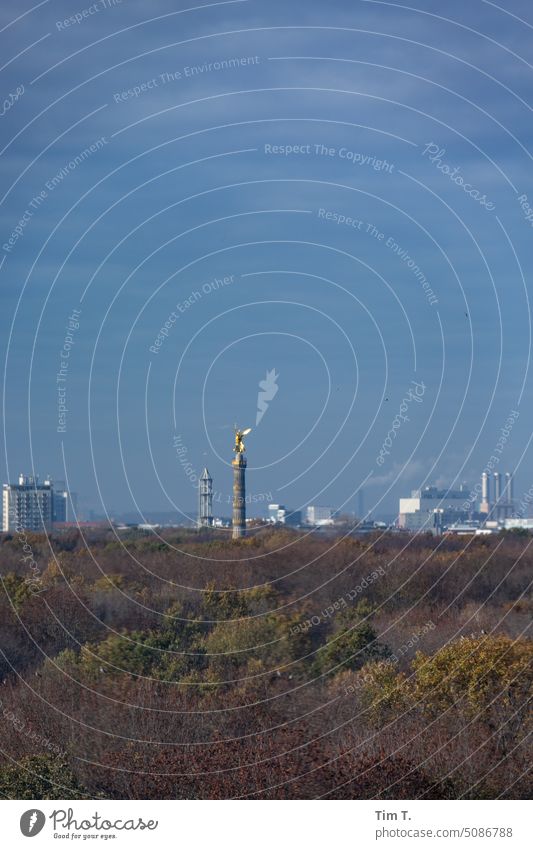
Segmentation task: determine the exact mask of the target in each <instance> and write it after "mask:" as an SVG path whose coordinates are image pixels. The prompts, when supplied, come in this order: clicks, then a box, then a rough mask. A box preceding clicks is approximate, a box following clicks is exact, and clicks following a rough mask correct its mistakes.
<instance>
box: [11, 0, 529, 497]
mask: <svg viewBox="0 0 533 849" xmlns="http://www.w3.org/2000/svg"><path fill="white" fill-rule="evenodd" d="M193 6H194V4H193V3H190V5H189V4H188V3H171V2H151V3H150V4H149V5H148V4H146V3H141V2H132V0H123V2H122V3H109V4H107V3H102V2H98V3H95V4H92V5H91V4H90V3H85V4H84V2H83V0H81V2H80V3H77V4H76V3H72V2H69V3H66V2H55V0H49V2H44V3H40V4H39V5H38V6H36V7H35V8H34V9H33V10H31V8H30V7H27V8H24V7H19V6H17V9H16V10H15V9H13V8H9V7H4V8H3V10H2V11H1V12H0V30H1V31H0V38H1V39H2V45H3V49H2V57H3V65H4V67H3V69H2V71H1V73H2V78H3V85H2V90H3V92H4V93H5V98H6V101H5V103H4V107H3V114H2V116H1V119H0V120H1V125H0V126H1V127H2V129H3V130H4V132H3V133H2V153H1V156H0V174H1V182H2V206H1V209H0V223H1V232H2V238H1V240H0V241H1V245H2V247H1V250H0V261H1V262H2V266H1V269H0V298H1V311H0V330H1V345H2V362H3V363H4V364H5V368H4V374H3V378H4V383H3V398H4V433H5V439H4V446H3V449H4V450H3V451H2V460H1V474H2V478H3V479H4V480H5V479H7V478H8V477H9V478H10V479H12V478H14V477H15V476H16V475H17V474H18V473H19V472H20V471H21V470H25V471H28V472H31V471H34V472H37V473H40V474H42V475H44V474H48V473H50V474H52V475H53V476H55V477H57V478H65V477H68V480H69V482H70V484H71V487H72V488H73V489H75V490H77V491H78V492H79V493H81V494H83V496H84V498H85V502H84V503H85V506H92V507H93V508H94V509H95V510H97V511H98V512H104V510H106V511H109V512H116V511H127V510H131V509H134V508H135V507H138V508H140V509H143V510H178V511H180V510H181V511H183V513H184V514H190V513H191V511H192V510H193V509H194V505H195V489H194V474H196V473H197V472H198V471H201V469H202V467H203V465H204V464H205V463H207V465H208V466H209V469H210V471H211V473H212V475H213V477H214V479H215V488H216V490H217V492H218V493H220V498H221V503H223V504H224V506H225V501H226V499H227V497H228V495H229V491H230V484H231V470H230V466H229V464H230V462H231V458H232V451H231V448H232V426H233V423H234V422H235V421H236V422H238V423H239V424H241V425H242V426H246V425H254V424H255V419H256V409H257V398H258V392H259V386H258V384H259V382H260V381H261V380H264V379H265V375H266V372H267V371H268V370H271V369H275V370H276V372H277V374H278V375H279V377H278V379H277V385H278V391H277V393H276V395H275V397H274V398H273V399H272V402H271V403H270V405H269V407H268V410H267V412H266V413H265V415H264V416H263V418H262V419H261V422H260V423H259V425H258V427H257V429H256V430H254V432H253V433H252V435H251V436H250V437H249V439H248V443H247V444H248V462H249V473H248V486H249V491H250V493H251V494H254V495H256V496H257V497H259V496H261V494H268V493H272V497H273V500H275V501H280V502H282V503H286V504H288V505H290V506H292V507H294V508H300V507H302V506H303V505H305V504H306V503H326V504H333V505H335V506H338V507H343V508H344V509H348V510H352V509H355V506H356V503H357V502H356V496H355V493H356V491H357V489H358V487H360V486H361V485H363V484H364V486H365V504H366V507H367V509H370V508H373V510H374V512H375V513H378V514H379V513H392V512H394V511H395V510H396V509H397V498H398V496H399V495H400V494H405V493H406V492H408V491H410V490H411V489H412V488H415V487H418V486H420V485H424V484H427V483H432V482H433V481H437V482H439V483H441V484H443V485H458V483H460V482H461V481H468V482H469V483H470V484H471V485H473V484H475V483H476V481H477V479H478V477H479V475H480V473H481V471H482V470H483V468H484V467H485V465H486V464H487V462H488V461H489V458H490V457H491V456H492V455H493V452H494V447H495V446H496V444H497V442H498V439H499V437H500V430H501V428H502V427H503V426H504V425H505V422H506V420H507V417H508V416H509V413H510V411H512V410H516V411H518V412H519V416H518V417H517V418H516V422H515V424H514V425H513V427H512V428H511V432H510V433H509V435H508V438H507V442H506V444H505V448H504V451H503V452H502V454H501V456H500V458H499V469H500V471H505V470H507V469H514V468H515V469H516V493H517V495H518V496H520V494H521V493H522V492H523V491H525V490H526V489H528V488H529V486H530V485H531V483H532V480H531V473H530V469H531V465H532V456H531V455H532V452H531V448H530V447H529V440H530V437H531V427H530V424H529V423H530V421H531V400H530V399H531V375H530V374H529V372H528V364H529V345H530V307H529V300H528V292H529V289H530V283H531V270H532V269H531V254H532V252H531V245H532V238H533V232H532V229H531V224H530V223H529V221H528V220H527V214H528V209H527V206H526V204H527V203H530V204H531V206H532V207H533V186H532V185H531V173H532V169H531V154H530V153H529V150H530V148H531V125H532V123H531V114H530V113H531V106H530V105H529V104H528V99H530V98H529V92H530V90H531V74H532V66H531V63H532V62H533V55H532V49H531V44H532V38H531V35H532V26H533V18H532V16H531V9H530V6H529V4H528V3H526V2H515V1H514V0H513V2H508V3H506V4H505V8H503V6H502V7H499V6H498V4H496V3H491V2H483V1H482V0H473V2H471V3H468V4H465V3H459V2H455V1H452V2H450V3H448V4H446V6H445V7H443V6H442V4H440V3H436V2H424V3H421V4H420V8H417V7H414V6H411V7H409V6H407V5H401V4H399V3H393V2H392V3H383V2H357V1H356V0H354V2H332V3H328V4H324V3H318V2H310V3H309V2H306V3H303V2H300V0H297V1H296V2H291V3H287V2H284V3H281V2H270V0H269V2H266V0H245V2H226V3H210V4H203V5H200V4H198V5H197V6H194V8H193ZM26 11H27V14H26ZM76 15H77V16H78V18H77V19H76ZM71 16H72V17H73V19H71V20H68V19H69V17H71ZM15 17H18V20H14V18H15ZM236 60H238V61H236ZM10 95H11V97H10ZM430 146H431V147H430ZM458 177H460V178H461V179H462V181H463V183H466V184H467V186H466V188H467V189H468V192H469V193H467V191H465V186H464V185H461V184H460V182H459V180H458ZM54 178H57V179H55V180H54ZM452 178H453V179H452ZM524 195H525V196H527V198H526V199H524ZM35 198H38V200H34V199H35ZM520 199H522V200H520ZM32 204H33V205H32ZM24 216H26V220H25V221H23V223H22V224H20V223H19V222H20V221H21V219H23V217H24ZM343 217H344V220H343ZM17 227H18V231H17ZM10 239H11V243H10V241H9V240H10ZM422 275H424V277H423V278H422ZM423 280H426V281H427V283H426V288H424V286H423V285H422V281H423ZM216 281H218V282H216ZM224 281H225V282H224ZM428 288H430V289H431V291H432V292H433V293H434V297H433V298H431V296H428ZM73 310H78V311H80V312H79V322H78V323H79V327H78V328H76V329H74V331H73V332H72V341H71V343H69V344H71V347H70V349H69V357H68V365H67V366H66V367H63V375H64V377H65V379H64V380H63V381H59V382H58V381H57V375H58V373H60V369H61V359H62V357H61V350H62V349H63V346H64V340H65V338H66V335H67V332H68V331H67V329H66V328H67V326H68V321H69V317H70V316H71V315H72V314H73ZM173 313H174V314H175V315H176V316H177V318H176V319H175V320H174V321H173V322H172V321H171V324H170V326H168V327H167V331H168V335H164V336H163V337H161V336H159V341H160V342H161V341H162V344H160V345H158V346H157V345H155V340H156V339H158V334H159V333H160V331H161V328H164V327H165V322H168V321H169V317H170V316H172V314H173ZM167 331H164V332H165V333H167ZM151 347H152V348H154V347H155V351H156V352H154V351H151V350H150V348H151ZM64 361H65V360H63V362H64ZM413 381H415V382H416V383H417V384H418V385H419V386H420V385H423V387H424V389H423V395H422V397H421V399H420V400H419V401H414V400H412V398H410V400H409V403H408V410H409V411H408V412H407V413H406V412H405V403H406V402H405V398H406V396H407V397H409V395H408V393H409V389H410V387H411V391H412V387H413V386H414V385H415V384H413ZM58 388H59V389H61V391H62V395H61V396H60V397H61V398H62V399H66V402H65V405H64V406H66V407H67V412H66V414H65V417H64V419H63V421H64V431H63V432H58V422H59V420H58V414H59V410H58V402H59V396H58ZM402 404H404V407H403V408H402V406H401V405H402ZM400 409H403V416H404V418H403V419H402V420H401V421H400V425H399V426H398V419H397V418H396V417H397V416H398V414H399V412H400ZM394 421H396V427H395V428H394V432H395V436H394V440H393V443H392V447H391V448H390V454H388V455H385V456H386V459H385V462H383V463H381V464H380V463H377V462H376V458H377V457H378V456H379V451H380V449H381V448H382V446H383V444H384V441H385V440H386V439H387V435H388V434H389V432H390V431H391V428H392V425H393V422H394ZM177 440H178V441H179V443H180V445H181V446H184V448H185V452H183V451H182V453H181V454H180V455H178V453H177V451H176V444H177ZM391 440H392V438H390V441H391ZM187 464H190V465H187ZM186 469H188V474H187V471H186ZM191 478H192V480H191ZM258 510H259V508H258ZM220 512H228V511H227V510H224V511H223V510H222V509H221V511H220Z"/></svg>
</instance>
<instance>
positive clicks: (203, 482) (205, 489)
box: [198, 467, 213, 528]
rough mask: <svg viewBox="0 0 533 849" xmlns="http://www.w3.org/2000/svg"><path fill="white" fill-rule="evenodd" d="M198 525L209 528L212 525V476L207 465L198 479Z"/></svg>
mask: <svg viewBox="0 0 533 849" xmlns="http://www.w3.org/2000/svg"><path fill="white" fill-rule="evenodd" d="M198 499H199V504H198V526H199V527H200V528H210V527H211V526H212V525H213V478H212V477H211V475H210V474H209V472H208V470H207V467H206V468H205V469H204V470H203V472H202V474H201V475H200V480H199V481H198Z"/></svg>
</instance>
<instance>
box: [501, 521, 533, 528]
mask: <svg viewBox="0 0 533 849" xmlns="http://www.w3.org/2000/svg"><path fill="white" fill-rule="evenodd" d="M503 527H504V528H505V530H506V531H517V530H520V531H533V519H513V518H510V519H505V520H504V523H503Z"/></svg>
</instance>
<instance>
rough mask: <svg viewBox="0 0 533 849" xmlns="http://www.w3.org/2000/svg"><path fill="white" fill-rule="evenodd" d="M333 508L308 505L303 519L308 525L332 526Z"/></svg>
mask: <svg viewBox="0 0 533 849" xmlns="http://www.w3.org/2000/svg"><path fill="white" fill-rule="evenodd" d="M333 513H334V511H333V508H332V507H319V506H317V505H315V504H310V505H309V507H308V508H307V510H306V514H305V519H306V522H307V524H308V525H314V526H315V527H317V526H318V525H332V524H333V521H334V519H333Z"/></svg>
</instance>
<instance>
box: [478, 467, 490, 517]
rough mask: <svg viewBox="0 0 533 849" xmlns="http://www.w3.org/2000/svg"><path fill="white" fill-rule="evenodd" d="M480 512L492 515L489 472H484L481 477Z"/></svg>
mask: <svg viewBox="0 0 533 849" xmlns="http://www.w3.org/2000/svg"><path fill="white" fill-rule="evenodd" d="M479 512H480V513H486V514H487V515H488V514H489V513H490V477H489V474H488V472H483V474H482V475H481V504H480V505H479Z"/></svg>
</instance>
